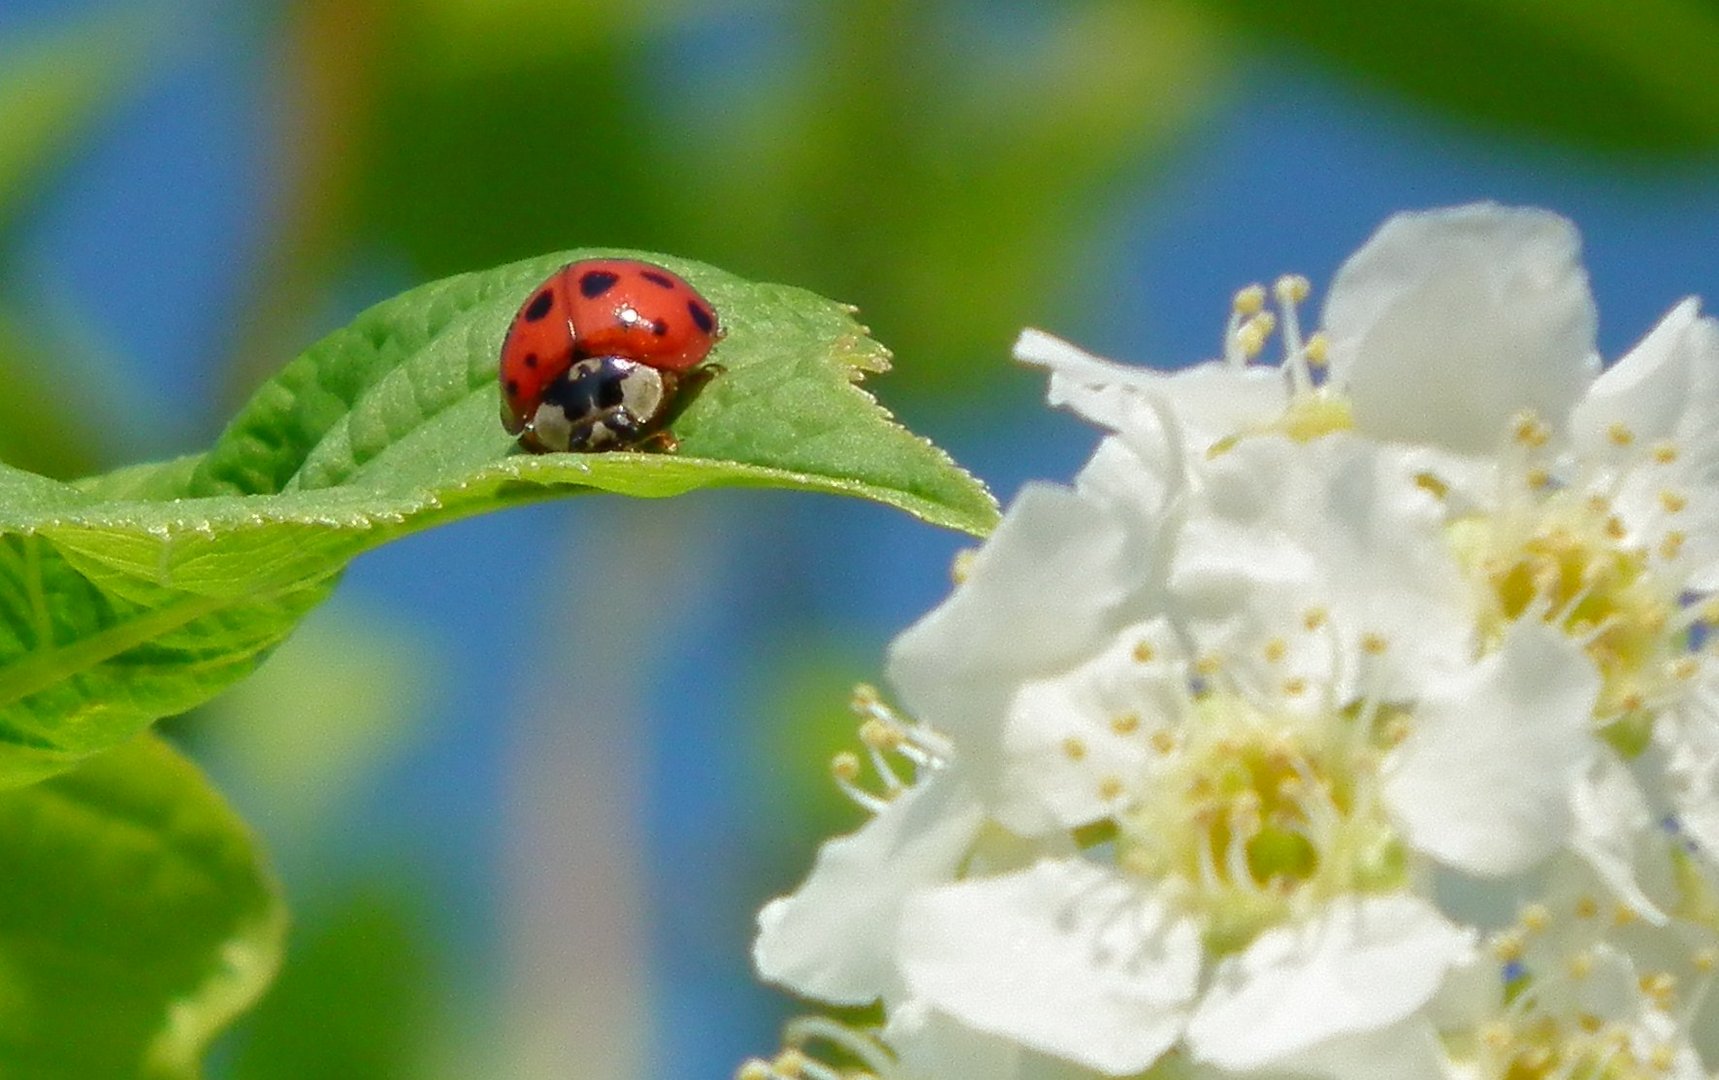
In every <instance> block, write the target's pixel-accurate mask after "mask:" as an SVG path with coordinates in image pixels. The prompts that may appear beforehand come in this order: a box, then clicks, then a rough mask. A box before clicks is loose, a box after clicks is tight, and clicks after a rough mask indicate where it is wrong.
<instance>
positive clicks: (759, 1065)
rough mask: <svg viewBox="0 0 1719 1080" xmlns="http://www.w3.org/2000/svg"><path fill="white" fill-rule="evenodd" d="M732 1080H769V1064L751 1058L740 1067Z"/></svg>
mask: <svg viewBox="0 0 1719 1080" xmlns="http://www.w3.org/2000/svg"><path fill="white" fill-rule="evenodd" d="M734 1080H770V1063H769V1062H768V1061H760V1060H758V1059H757V1058H753V1059H752V1060H751V1061H748V1062H747V1063H746V1064H744V1065H742V1066H740V1068H739V1070H738V1071H736V1072H735V1074H734Z"/></svg>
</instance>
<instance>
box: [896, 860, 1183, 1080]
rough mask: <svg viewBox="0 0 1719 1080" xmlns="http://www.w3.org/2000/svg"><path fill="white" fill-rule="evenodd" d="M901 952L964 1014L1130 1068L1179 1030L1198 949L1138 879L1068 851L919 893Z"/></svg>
mask: <svg viewBox="0 0 1719 1080" xmlns="http://www.w3.org/2000/svg"><path fill="white" fill-rule="evenodd" d="M900 953H901V961H902V969H903V971H904V973H905V974H906V976H907V982H908V986H909V988H910V989H911V991H912V992H913V993H914V994H915V995H916V996H917V997H920V998H922V999H923V1000H925V1001H926V1002H928V1003H930V1004H931V1005H933V1006H935V1007H936V1008H938V1009H940V1010H942V1011H944V1012H947V1013H948V1014H950V1015H951V1016H953V1017H955V1018H956V1019H958V1020H960V1021H962V1022H964V1023H966V1024H969V1025H971V1026H973V1027H975V1028H978V1029H980V1030H982V1031H990V1032H994V1033H996V1034H998V1035H1004V1036H1007V1037H1009V1038H1012V1039H1015V1040H1018V1041H1019V1042H1021V1043H1022V1044H1023V1045H1026V1046H1029V1047H1032V1048H1034V1049H1037V1050H1041V1051H1043V1052H1045V1053H1048V1054H1054V1055H1057V1056H1060V1057H1064V1058H1067V1059H1068V1060H1070V1061H1075V1062H1078V1063H1080V1064H1082V1065H1086V1066H1089V1067H1091V1068H1094V1069H1098V1070H1099V1071H1101V1072H1105V1073H1109V1074H1111V1075H1123V1074H1127V1073H1134V1072H1138V1071H1140V1070H1141V1069H1144V1068H1145V1067H1146V1066H1148V1065H1150V1064H1151V1063H1152V1062H1153V1061H1155V1060H1157V1058H1158V1057H1159V1055H1161V1054H1163V1053H1164V1051H1166V1050H1168V1049H1169V1048H1170V1046H1171V1045H1172V1044H1174V1043H1175V1041H1176V1038H1177V1036H1178V1035H1180V1034H1181V1031H1182V1026H1183V1022H1184V1020H1185V1017H1186V1011H1187V1008H1188V1005H1189V1004H1190V1003H1191V1001H1192V1000H1193V997H1194V994H1195V991H1196V990H1197V985H1198V979H1199V973H1200V957H1201V947H1200V940H1199V931H1198V929H1197V928H1196V927H1195V925H1194V923H1193V922H1192V921H1190V920H1188V919H1186V918H1178V917H1174V916H1172V915H1171V914H1170V913H1169V912H1168V910H1167V909H1166V908H1165V907H1164V905H1163V903H1162V902H1161V901H1159V900H1158V899H1157V898H1156V897H1154V896H1153V895H1151V894H1150V893H1148V892H1146V891H1144V890H1143V889H1142V888H1141V887H1140V886H1139V885H1138V884H1137V883H1135V882H1131V881H1128V880H1126V879H1123V878H1120V877H1119V876H1117V875H1116V874H1114V873H1113V872H1111V871H1108V870H1105V869H1102V868H1100V867H1096V866H1093V865H1091V864H1088V863H1084V862H1082V861H1080V860H1076V859H1066V860H1046V861H1044V862H1041V863H1039V864H1038V865H1037V866H1035V867H1033V868H1032V869H1031V870H1027V871H1024V872H1021V873H1017V874H1010V875H1007V876H1004V877H998V878H989V879H984V880H978V881H963V882H960V883H958V884H954V885H946V886H943V887H941V888H938V889H932V890H929V891H926V892H921V893H919V894H918V895H916V896H915V897H914V898H913V900H912V901H911V902H910V903H909V904H908V906H907V909H906V911H905V913H904V918H903V922H902V930H901V945H900Z"/></svg>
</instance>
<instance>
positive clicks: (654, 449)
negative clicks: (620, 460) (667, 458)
mask: <svg viewBox="0 0 1719 1080" xmlns="http://www.w3.org/2000/svg"><path fill="white" fill-rule="evenodd" d="M631 449H634V450H639V451H642V452H643V453H647V454H672V453H674V452H675V451H676V450H679V449H680V440H679V439H677V438H675V437H674V432H672V431H669V430H667V429H666V428H665V429H663V430H660V431H653V432H651V433H650V434H649V435H646V436H645V437H644V438H642V439H640V440H639V441H638V443H637V444H636V445H634V446H633V447H631Z"/></svg>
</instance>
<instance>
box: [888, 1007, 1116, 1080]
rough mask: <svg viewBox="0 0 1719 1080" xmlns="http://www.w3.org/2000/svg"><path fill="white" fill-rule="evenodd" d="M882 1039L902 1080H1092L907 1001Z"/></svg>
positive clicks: (1070, 1066) (891, 1014) (1078, 1070)
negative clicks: (894, 1054)
mask: <svg viewBox="0 0 1719 1080" xmlns="http://www.w3.org/2000/svg"><path fill="white" fill-rule="evenodd" d="M884 1041H885V1042H887V1043H888V1044H889V1046H890V1048H891V1049H893V1050H894V1051H895V1053H896V1058H897V1068H896V1069H895V1070H892V1071H891V1072H890V1073H889V1075H890V1076H891V1077H892V1078H893V1077H896V1076H900V1078H901V1080H1089V1078H1090V1077H1091V1075H1092V1074H1091V1073H1090V1072H1088V1071H1086V1070H1085V1069H1082V1068H1080V1067H1079V1066H1076V1065H1073V1064H1071V1063H1069V1062H1066V1061H1063V1060H1061V1059H1059V1058H1053V1057H1047V1056H1045V1055H1043V1054H1036V1053H1033V1052H1032V1051H1030V1050H1027V1049H1024V1048H1023V1047H1021V1046H1020V1045H1019V1044H1018V1043H1015V1042H1012V1041H1010V1040H1008V1039H1004V1038H1001V1037H999V1036H996V1035H991V1034H988V1033H986V1032H981V1031H975V1030H973V1029H972V1028H970V1027H967V1026H965V1025H963V1024H960V1023H958V1022H956V1021H955V1020H952V1019H950V1018H949V1017H948V1016H945V1015H944V1014H943V1013H940V1012H938V1011H937V1010H936V1009H933V1008H930V1007H929V1006H927V1005H926V1004H925V1003H924V1002H923V1001H908V1002H905V1003H903V1004H902V1005H900V1006H898V1007H896V1008H892V1009H891V1010H890V1011H889V1023H888V1024H887V1025H886V1026H885V1028H884Z"/></svg>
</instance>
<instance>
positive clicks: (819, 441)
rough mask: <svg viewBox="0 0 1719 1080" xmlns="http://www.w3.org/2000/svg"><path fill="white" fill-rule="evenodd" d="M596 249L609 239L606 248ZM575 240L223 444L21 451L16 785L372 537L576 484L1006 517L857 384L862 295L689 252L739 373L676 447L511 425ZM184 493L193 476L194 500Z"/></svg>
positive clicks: (164, 689) (253, 644)
mask: <svg viewBox="0 0 1719 1080" xmlns="http://www.w3.org/2000/svg"><path fill="white" fill-rule="evenodd" d="M586 254H589V253H586ZM578 257H581V253H578V252H572V253H567V254H563V255H558V256H552V257H545V258H539V259H533V260H530V261H527V262H523V263H516V264H514V265H512V266H506V267H502V268H500V269H497V270H492V271H488V272H484V273H477V274H466V275H462V276H459V277H455V278H449V279H447V280H445V281H441V282H437V283H435V284H431V285H427V286H424V287H423V288H419V289H416V290H413V291H412V292H409V293H407V294H405V295H403V296H400V297H397V298H395V299H393V300H390V301H387V302H385V303H383V304H381V305H378V306H377V307H375V308H373V309H371V310H370V311H369V312H367V313H365V314H363V315H361V316H360V317H359V318H358V319H357V320H356V321H355V322H354V323H353V324H352V325H351V326H349V327H347V328H346V329H344V330H341V331H339V332H337V333H335V334H333V335H331V336H330V337H328V338H327V339H325V340H324V341H322V342H321V343H320V344H318V345H316V346H314V347H312V348H311V349H310V351H309V352H307V353H306V354H305V355H304V356H302V357H300V358H299V359H298V360H296V361H295V362H293V363H292V364H291V365H289V366H288V367H287V368H286V369H285V370H284V371H283V372H281V374H280V375H279V376H278V377H277V378H276V379H274V380H273V381H271V382H270V383H268V384H266V385H265V386H263V387H262V389H261V390H259V391H258V393H257V395H256V397H255V398H254V399H253V400H252V401H251V403H250V404H249V405H248V406H246V407H245V408H244V409H243V410H242V411H241V412H240V414H239V416H238V418H237V419H236V420H235V421H234V422H233V424H232V425H231V426H230V427H229V428H228V429H227V431H226V432H225V433H224V434H223V435H222V436H221V438H220V439H219V441H217V443H216V444H215V446H214V447H213V448H212V449H211V450H210V451H209V452H208V453H206V454H204V455H203V456H202V457H200V458H189V459H180V460H179V461H174V462H168V463H165V464H162V465H157V466H143V467H137V468H133V469H127V470H124V471H122V472H121V473H118V474H115V475H113V476H110V477H106V478H100V479H97V480H93V481H89V482H85V483H82V484H78V485H70V484H62V483H58V482H55V481H51V480H48V479H46V478H44V477H40V476H36V475H34V474H31V473H26V472H22V471H20V470H16V469H6V468H0V616H4V617H3V618H0V785H5V784H17V783H24V782H28V781H30V780H33V779H36V778H39V777H41V776H44V775H49V774H51V773H53V772H55V771H57V770H59V769H63V768H66V767H67V766H69V765H71V764H73V763H75V762H76V761H78V760H80V759H81V758H83V757H85V756H87V755H89V754H92V753H96V752H98V751H100V750H103V749H106V748H107V747H109V746H112V745H114V744H116V743H118V742H120V741H123V740H124V739H126V738H129V737H130V736H131V735H132V734H134V733H136V732H137V731H138V730H139V729H141V728H142V727H144V726H145V725H147V724H148V723H150V722H151V721H153V720H155V719H158V718H160V717H162V716H167V715H171V714H174V713H178V712H183V711H185V710H186V709H189V708H191V707H192V706H194V705H197V704H198V703H200V702H202V701H204V700H206V699H207V698H209V697H211V696H213V695H214V694H215V693H216V692H218V691H219V690H221V689H222V688H223V687H225V686H227V685H228V684H230V683H232V682H233V681H235V680H237V679H238V678H240V677H242V676H243V675H245V674H246V673H247V672H249V671H250V670H251V668H252V667H253V666H254V665H255V664H256V662H257V661H258V660H259V659H260V658H261V656H262V655H264V654H265V653H266V652H267V651H268V650H269V649H271V648H272V647H273V646H275V645H276V644H278V643H279V642H280V640H281V639H282V638H284V637H285V636H286V634H287V633H289V632H290V631H291V629H292V627H293V626H294V624H295V623H296V622H297V621H298V619H299V618H300V617H301V616H302V615H303V614H304V613H305V612H306V611H308V610H309V609H310V608H311V607H313V606H314V605H315V604H317V603H318V602H319V601H321V600H322V599H323V598H324V597H325V596H326V595H327V593H328V591H329V589H331V588H332V587H333V584H334V580H335V578H336V576H337V575H338V574H339V572H340V570H341V569H342V568H343V567H344V566H345V564H346V563H347V562H348V561H349V560H350V559H352V558H353V557H354V556H356V555H358V554H359V553H361V552H363V551H365V550H368V549H370V548H373V547H375V546H377V545H378V544H382V543H385V542H386V541H388V540H391V539H394V538H396V537H399V536H402V535H405V534H406V533H409V532H412V531H415V530H418V529H423V528H427V527H429V526H431V525H434V524H437V523H440V522H443V521H449V520H452V519H455V518H460V517H465V516H469V515H471V514H476V513H481V512H484V511H487V510H493V509H496V508H499V507H503V506H509V505H514V504H518V503H523V502H529V501H534V500H540V499H545V498H549V497H553V496H555V495H560V494H567V493H570V492H578V491H594V490H595V491H609V492H615V493H618V494H624V495H634V496H643V497H662V496H669V495H678V494H681V493H683V492H688V491H692V490H694V489H698V488H704V487H717V486H750V487H780V488H797V489H801V490H806V491H820V492H828V493H833V494H841V495H857V496H861V497H864V498H868V499H874V500H876V501H878V502H881V503H885V504H888V505H890V506H895V507H898V508H900V509H903V510H906V511H908V512H909V513H912V514H915V515H918V516H919V517H921V518H923V519H925V520H926V521H930V522H933V523H935V524H939V525H944V526H948V527H951V528H957V529H964V530H967V531H969V532H973V533H979V534H982V533H984V532H985V531H987V530H988V529H989V528H990V527H991V526H992V525H993V523H994V522H995V520H996V513H997V512H996V507H995V504H994V502H993V501H992V499H991V497H990V495H989V494H988V493H987V492H986V491H985V489H984V488H983V487H982V486H981V485H980V484H979V483H978V482H977V481H975V480H974V479H973V478H972V477H970V476H968V475H967V474H966V473H964V472H962V471H961V470H960V469H958V468H956V467H955V465H954V464H953V463H951V462H950V460H949V459H948V457H947V456H945V455H944V454H943V453H942V451H940V450H938V449H937V448H935V447H933V446H932V445H930V444H929V443H927V442H925V441H924V440H923V439H920V438H919V437H918V436H915V435H913V434H911V433H910V432H908V431H906V430H904V429H902V428H900V427H899V426H897V425H895V424H894V423H893V422H891V421H890V420H889V418H888V414H886V413H885V412H883V410H882V409H880V408H879V407H878V406H877V404H876V402H874V401H873V400H872V399H871V397H870V396H869V395H868V394H866V393H865V392H864V391H863V390H861V389H860V388H859V387H858V386H857V385H856V380H857V378H858V377H859V376H860V374H862V373H864V372H867V371H880V370H882V369H883V368H884V367H885V366H886V354H885V352H884V350H883V349H882V348H881V347H880V346H879V345H878V344H877V343H876V342H874V341H872V340H871V339H870V338H869V337H867V336H866V334H865V331H864V328H863V327H861V326H859V325H858V324H857V323H855V322H854V321H853V318H852V313H851V310H850V309H848V308H846V307H844V306H842V305H839V304H835V303H832V302H830V301H828V300H824V299H821V298H819V297H817V296H813V295H812V294H810V293H807V292H804V291H802V290H799V289H793V288H788V287H786V286H781V285H758V284H751V283H748V282H744V281H741V280H739V279H737V278H734V277H732V276H730V275H728V274H725V273H722V272H721V271H717V270H713V269H711V268H709V267H704V266H699V265H697V264H694V263H689V262H685V261H681V260H674V259H666V258H665V259H661V260H660V261H662V262H663V263H665V264H667V265H668V266H670V267H671V268H672V269H675V270H677V271H679V272H681V273H683V274H685V275H686V276H687V277H688V278H689V279H690V280H691V281H692V282H693V283H694V284H695V285H696V286H697V287H698V288H699V289H700V290H701V291H702V292H704V294H705V295H706V296H707V297H708V298H709V299H710V300H711V302H712V303H714V304H715V305H716V306H717V309H718V311H719V312H721V314H722V317H723V319H724V321H725V324H726V325H727V326H728V337H727V338H726V340H724V341H723V342H722V343H721V344H720V345H719V346H718V347H717V351H716V352H714V353H713V354H712V360H713V361H714V362H719V363H720V364H721V365H722V366H723V367H724V368H725V371H724V372H723V373H722V374H720V375H718V376H716V377H715V378H714V379H713V380H712V381H711V382H709V383H708V384H707V385H706V386H705V387H704V389H703V392H702V393H700V394H699V395H698V397H697V399H696V400H695V401H693V402H692V403H691V404H690V405H689V406H688V408H687V409H686V411H685V412H684V413H683V414H682V415H681V416H680V417H679V419H678V420H677V421H676V422H675V431H676V433H677V434H678V435H679V437H680V440H681V447H680V451H679V452H678V453H675V454H644V453H631V452H628V453H610V454H552V455H540V456H539V455H531V454H525V453H521V452H518V451H517V449H516V448H515V447H514V445H513V441H512V439H511V438H509V436H508V435H507V434H506V433H505V432H504V431H503V430H502V429H501V426H500V423H499V422H498V419H497V414H498V411H499V408H500V398H499V390H498V388H497V386H496V376H495V356H496V353H497V351H498V349H499V346H500V342H501V339H502V336H503V334H504V333H505V330H506V327H507V323H508V321H509V319H510V318H511V316H512V314H513V312H514V311H515V310H516V308H517V306H518V304H519V301H520V298H521V297H523V296H525V295H527V294H528V293H529V292H530V290H531V289H532V288H533V287H535V285H536V284H537V283H538V282H539V281H540V280H542V279H543V278H544V277H546V276H547V275H548V274H549V273H550V272H551V271H553V270H554V269H555V268H557V267H559V266H560V265H562V264H563V263H565V262H567V261H568V260H570V259H573V258H578ZM175 496H182V497H175Z"/></svg>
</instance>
